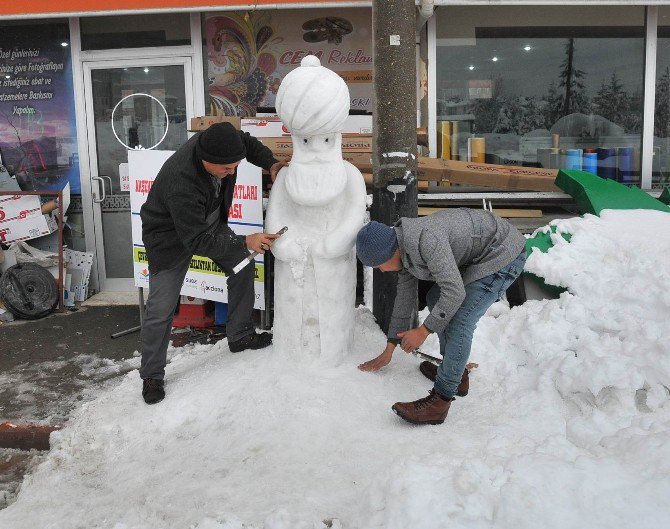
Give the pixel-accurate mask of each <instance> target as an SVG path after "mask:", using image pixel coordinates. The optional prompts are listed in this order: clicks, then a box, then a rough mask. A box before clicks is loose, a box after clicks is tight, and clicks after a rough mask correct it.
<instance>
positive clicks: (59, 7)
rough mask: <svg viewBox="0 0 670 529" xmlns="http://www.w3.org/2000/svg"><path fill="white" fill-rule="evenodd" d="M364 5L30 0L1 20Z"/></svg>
mask: <svg viewBox="0 0 670 529" xmlns="http://www.w3.org/2000/svg"><path fill="white" fill-rule="evenodd" d="M349 3H350V4H364V3H368V2H360V1H355V0H349V1H348V0H308V1H303V2H301V1H300V0H246V1H245V0H209V1H208V0H60V1H58V2H54V0H27V1H25V2H2V3H0V20H2V17H3V16H5V17H12V18H15V17H30V16H47V15H58V16H62V15H71V14H72V15H73V14H84V13H90V14H94V13H113V12H115V11H116V12H130V11H165V10H171V9H172V10H175V11H177V10H179V11H183V10H190V11H196V10H201V9H202V10H211V9H216V8H217V7H219V8H227V9H230V8H233V7H239V8H240V9H259V8H261V9H262V8H263V6H278V5H286V6H287V7H289V6H296V7H297V6H299V5H309V4H312V5H314V4H341V5H345V4H349Z"/></svg>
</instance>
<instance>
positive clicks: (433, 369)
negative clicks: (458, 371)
mask: <svg viewBox="0 0 670 529" xmlns="http://www.w3.org/2000/svg"><path fill="white" fill-rule="evenodd" d="M419 369H420V370H421V373H422V374H423V376H424V377H426V378H427V379H428V380H431V381H432V382H435V379H436V378H437V366H436V365H435V364H433V363H432V362H429V361H428V360H424V361H423V362H421V364H420V365H419ZM469 390H470V371H468V370H467V369H466V370H465V371H463V376H462V377H461V383H460V384H459V385H458V387H457V388H456V396H457V397H465V396H466V395H467V394H468V391H469Z"/></svg>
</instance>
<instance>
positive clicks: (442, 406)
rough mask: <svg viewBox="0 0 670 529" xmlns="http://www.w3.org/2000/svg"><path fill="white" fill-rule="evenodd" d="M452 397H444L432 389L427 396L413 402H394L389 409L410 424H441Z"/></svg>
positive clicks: (445, 416) (447, 411)
mask: <svg viewBox="0 0 670 529" xmlns="http://www.w3.org/2000/svg"><path fill="white" fill-rule="evenodd" d="M452 400H454V399H453V398H452V399H445V398H444V397H443V396H442V395H440V394H439V393H438V392H437V391H435V390H434V389H433V390H431V391H430V393H429V394H428V396H427V397H424V398H423V399H419V400H415V401H414V402H396V403H395V404H394V405H393V406H392V407H391V409H392V410H393V411H394V412H396V413H397V414H398V415H400V417H402V418H403V419H405V420H406V421H407V422H411V423H412V424H442V423H443V422H444V419H446V418H447V413H449V406H451V401H452Z"/></svg>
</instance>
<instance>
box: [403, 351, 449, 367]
mask: <svg viewBox="0 0 670 529" xmlns="http://www.w3.org/2000/svg"><path fill="white" fill-rule="evenodd" d="M409 353H410V354H413V355H414V356H416V357H417V358H420V359H421V360H428V361H429V362H430V363H431V364H434V365H436V366H439V365H440V364H441V363H442V359H441V358H435V357H434V356H430V355H427V354H426V353H422V352H421V351H419V350H418V349H414V351H410V352H409Z"/></svg>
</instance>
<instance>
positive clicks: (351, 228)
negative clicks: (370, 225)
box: [323, 160, 366, 258]
mask: <svg viewBox="0 0 670 529" xmlns="http://www.w3.org/2000/svg"><path fill="white" fill-rule="evenodd" d="M344 165H345V168H346V170H347V186H346V188H345V191H344V195H345V197H346V198H345V200H344V204H345V207H344V208H343V209H342V210H341V212H340V214H339V215H338V219H339V224H338V226H337V227H336V228H335V229H334V230H332V231H330V232H328V235H327V236H326V240H324V241H323V242H324V250H325V253H326V256H327V257H331V258H333V257H340V256H342V255H345V254H346V253H347V252H348V251H350V250H351V248H352V246H353V245H354V243H355V242H356V235H357V234H358V230H360V229H361V228H362V227H363V224H364V223H365V199H366V191H365V181H364V180H363V175H362V174H361V172H360V171H359V170H358V169H357V168H356V167H355V166H354V165H352V164H351V163H349V162H347V161H346V160H345V161H344Z"/></svg>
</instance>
